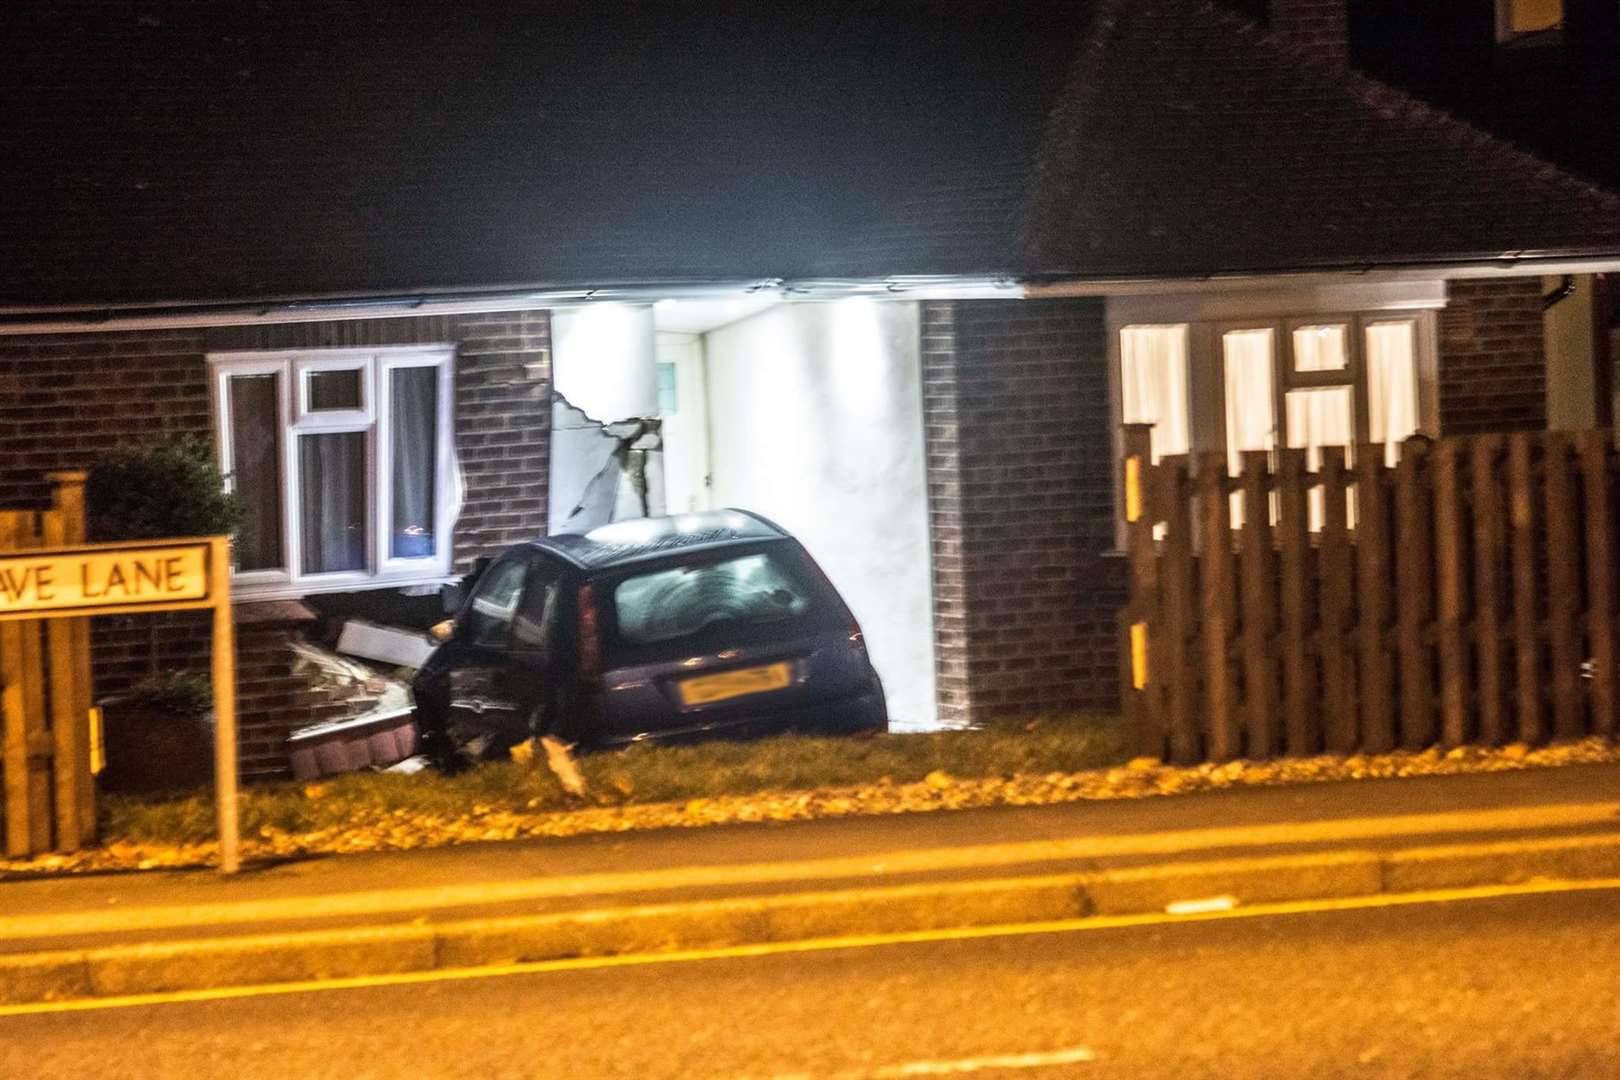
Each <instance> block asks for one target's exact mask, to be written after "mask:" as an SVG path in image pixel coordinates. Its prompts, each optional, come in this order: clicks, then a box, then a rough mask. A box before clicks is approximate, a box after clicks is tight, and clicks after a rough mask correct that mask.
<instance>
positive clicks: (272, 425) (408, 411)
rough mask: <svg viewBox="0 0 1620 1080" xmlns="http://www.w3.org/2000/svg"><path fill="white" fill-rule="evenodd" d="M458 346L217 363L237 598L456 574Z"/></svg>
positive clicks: (226, 357) (241, 357) (219, 357)
mask: <svg viewBox="0 0 1620 1080" xmlns="http://www.w3.org/2000/svg"><path fill="white" fill-rule="evenodd" d="M452 356H453V350H452V349H451V348H450V347H448V346H433V347H412V348H397V349H386V350H365V351H349V350H324V349H323V350H311V351H303V352H277V353H225V354H215V355H211V356H210V357H209V358H208V360H209V364H210V367H211V372H212V376H213V380H212V381H213V397H214V416H215V422H216V425H217V428H218V435H219V439H218V444H219V456H220V467H221V469H222V470H223V471H224V473H225V475H226V483H227V485H228V486H229V487H230V488H231V489H232V490H233V491H235V492H236V493H237V494H238V495H239V496H240V497H241V499H242V501H243V503H244V505H245V507H246V510H247V521H246V526H245V528H244V529H243V530H242V534H241V535H240V536H239V537H238V539H237V542H236V545H235V567H234V570H235V576H234V581H235V584H236V587H237V589H238V590H239V591H244V592H249V593H253V592H259V593H283V594H287V595H295V594H298V593H304V592H315V591H322V590H328V589H345V588H361V587H365V586H367V585H370V584H379V585H381V584H405V583H409V582H412V581H428V580H432V579H435V578H442V577H444V576H446V575H448V574H449V572H450V566H451V551H450V533H451V527H452V526H453V525H454V523H455V515H456V512H457V510H458V508H459V480H458V476H457V472H456V467H455V440H454V430H453V419H452V418H453V402H452V397H451V394H452V384H451V375H452Z"/></svg>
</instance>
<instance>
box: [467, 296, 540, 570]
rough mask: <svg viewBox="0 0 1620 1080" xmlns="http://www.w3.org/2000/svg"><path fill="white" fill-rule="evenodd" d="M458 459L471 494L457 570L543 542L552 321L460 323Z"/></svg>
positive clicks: (519, 316)
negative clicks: (520, 545) (536, 540)
mask: <svg viewBox="0 0 1620 1080" xmlns="http://www.w3.org/2000/svg"><path fill="white" fill-rule="evenodd" d="M452 333H453V335H454V337H455V339H456V341H457V342H458V345H457V348H456V451H457V453H458V455H459V456H460V458H461V472H462V477H463V479H464V482H465V484H466V489H465V492H464V494H463V498H462V506H461V517H460V518H459V519H457V521H456V541H455V549H456V566H457V568H458V569H465V568H467V567H470V566H471V565H472V561H473V559H474V558H476V557H477V556H479V555H492V554H495V553H496V552H498V551H500V550H501V549H502V548H505V547H508V546H510V545H512V544H516V543H519V542H520V541H523V540H531V539H534V538H535V537H538V536H544V535H545V534H546V510H547V502H548V500H547V494H546V493H547V489H548V486H549V484H550V480H551V313H550V312H548V311H514V312H500V313H494V314H488V315H465V316H460V317H458V318H456V320H455V322H454V324H453V326H452Z"/></svg>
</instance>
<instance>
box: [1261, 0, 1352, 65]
mask: <svg viewBox="0 0 1620 1080" xmlns="http://www.w3.org/2000/svg"><path fill="white" fill-rule="evenodd" d="M1268 22H1269V23H1270V25H1271V29H1272V30H1273V31H1275V32H1276V33H1278V34H1280V35H1282V36H1283V37H1285V38H1287V39H1288V41H1289V43H1290V44H1292V45H1294V46H1295V47H1297V48H1299V49H1300V50H1302V51H1304V52H1306V53H1308V54H1310V55H1311V56H1312V57H1314V58H1315V59H1317V60H1321V61H1322V62H1323V63H1326V64H1332V65H1335V66H1338V67H1343V66H1344V65H1345V64H1348V63H1349V62H1350V16H1349V10H1348V5H1347V3H1346V0H1271V9H1270V12H1269V16H1268Z"/></svg>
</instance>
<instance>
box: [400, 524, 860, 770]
mask: <svg viewBox="0 0 1620 1080" xmlns="http://www.w3.org/2000/svg"><path fill="white" fill-rule="evenodd" d="M446 607H447V608H448V609H451V610H453V611H454V612H455V614H456V618H455V623H454V628H453V629H452V630H451V631H450V636H449V638H448V639H447V640H446V641H445V642H444V644H443V645H441V646H440V647H439V648H438V649H437V650H436V651H435V652H434V653H433V655H432V656H431V657H429V658H428V661H427V662H426V663H425V664H424V665H423V667H422V669H421V671H420V672H419V673H418V674H417V677H416V682H415V684H414V690H415V693H416V711H417V725H418V729H419V731H420V734H421V736H422V741H423V748H424V750H425V751H426V752H427V753H428V754H429V755H430V757H431V758H432V759H433V760H434V762H435V763H436V764H438V765H440V766H441V767H447V768H453V767H455V766H457V765H458V764H460V763H462V762H464V761H465V760H467V759H468V758H476V757H480V756H489V755H492V754H496V753H500V752H501V751H503V750H504V749H505V748H507V747H510V746H512V745H514V744H516V743H518V742H521V741H523V740H525V739H528V738H530V737H531V736H534V735H546V734H551V735H556V736H557V737H559V738H561V739H563V740H565V741H567V742H571V743H574V744H576V745H577V746H578V747H579V748H580V749H582V750H591V749H598V748H602V747H608V746H613V745H618V744H625V743H633V742H639V741H642V740H649V739H661V740H677V739H692V738H701V737H705V736H711V735H733V736H753V735H764V734H771V733H776V732H783V731H791V730H797V731H807V732H818V733H853V732H864V731H885V730H887V728H888V712H887V708H886V706H885V704H884V699H883V687H882V684H881V683H880V682H879V680H878V675H877V672H876V671H875V670H873V668H872V662H871V660H870V659H869V658H868V657H867V654H866V645H865V642H864V639H863V637H862V634H861V628H860V626H859V625H858V624H857V623H856V621H855V618H854V616H853V615H851V614H850V612H849V608H848V607H846V606H845V604H844V602H843V600H842V599H840V597H839V596H838V593H837V592H836V591H835V590H834V589H833V587H832V584H831V583H830V582H829V581H828V580H827V577H826V575H825V574H823V573H822V572H821V569H820V568H819V567H818V566H816V564H815V562H814V561H813V560H812V559H811V558H810V555H809V554H808V553H807V552H806V551H805V550H804V548H803V547H802V546H800V544H799V542H798V541H797V540H795V539H793V538H792V537H791V536H789V535H788V534H787V533H785V532H783V531H782V530H781V529H780V528H778V527H777V526H776V525H774V524H772V523H771V522H769V521H766V520H765V519H764V518H761V517H759V516H758V515H755V514H750V513H747V512H745V511H741V510H721V511H714V512H711V513H702V514H683V515H680V516H676V517H663V518H646V519H641V520H636V521H625V522H618V523H616V524H613V525H607V526H604V527H602V528H600V529H596V530H594V531H592V532H590V533H586V534H585V535H583V536H548V537H545V538H543V539H539V540H534V541H531V542H528V543H525V544H519V545H517V546H516V547H513V548H511V549H509V550H508V551H506V552H505V553H503V554H502V555H501V556H499V557H498V558H496V559H494V560H493V561H492V562H490V563H488V564H487V565H486V566H484V567H482V568H481V569H480V570H479V571H477V572H476V574H475V576H473V577H471V578H470V579H469V580H467V581H464V582H462V583H461V584H460V585H459V586H452V587H449V588H448V589H447V590H446Z"/></svg>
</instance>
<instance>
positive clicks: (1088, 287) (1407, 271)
mask: <svg viewBox="0 0 1620 1080" xmlns="http://www.w3.org/2000/svg"><path fill="white" fill-rule="evenodd" d="M1617 272H1620V257H1615V256H1593V257H1590V258H1578V259H1533V258H1529V257H1525V258H1503V259H1495V260H1488V261H1483V262H1471V263H1456V264H1454V265H1443V264H1436V265H1434V266H1421V267H1419V266H1414V267H1404V268H1390V269H1370V270H1361V271H1343V270H1336V271H1285V272H1279V273H1274V274H1223V275H1215V276H1204V277H1180V278H1178V277H1163V278H1132V279H1117V278H1115V279H1104V278H1093V279H1087V278H1072V279H1068V280H1063V281H1050V282H1044V283H1034V282H1031V283H1026V284H1025V285H1024V290H1023V291H1024V295H1025V296H1027V297H1029V298H1030V299H1042V298H1059V297H1078V296H1110V297H1111V296H1144V295H1153V296H1159V295H1164V294H1167V293H1200V294H1201V293H1223V292H1234V291H1254V290H1256V289H1261V290H1263V289H1278V290H1309V289H1316V288H1329V287H1333V286H1338V285H1352V284H1357V283H1363V284H1365V283H1377V284H1389V283H1396V282H1412V281H1418V282H1426V281H1440V280H1444V281H1460V280H1470V281H1477V280H1480V279H1482V278H1483V279H1489V278H1522V277H1557V276H1560V275H1563V274H1611V273H1617Z"/></svg>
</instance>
